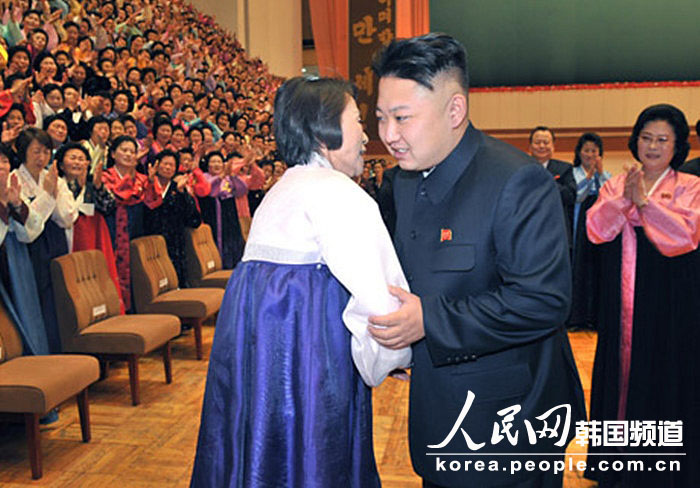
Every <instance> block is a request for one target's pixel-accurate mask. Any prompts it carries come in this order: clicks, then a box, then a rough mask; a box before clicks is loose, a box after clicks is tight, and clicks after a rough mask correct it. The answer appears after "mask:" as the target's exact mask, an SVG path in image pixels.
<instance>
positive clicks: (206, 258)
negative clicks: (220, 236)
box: [185, 224, 222, 283]
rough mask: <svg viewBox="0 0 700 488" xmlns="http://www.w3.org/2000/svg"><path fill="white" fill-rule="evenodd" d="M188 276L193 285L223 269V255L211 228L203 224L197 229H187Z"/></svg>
mask: <svg viewBox="0 0 700 488" xmlns="http://www.w3.org/2000/svg"><path fill="white" fill-rule="evenodd" d="M186 235H187V237H186V239H185V242H186V248H187V276H189V277H190V278H191V280H192V282H193V283H196V282H197V281H199V280H201V279H202V278H204V277H205V276H206V275H208V274H209V273H213V272H214V271H219V270H220V269H221V268H222V264H221V255H220V254H219V250H218V249H217V248H216V243H215V242H214V237H213V235H212V233H211V227H209V226H208V225H207V224H202V225H200V226H199V227H197V228H196V229H187V234H186Z"/></svg>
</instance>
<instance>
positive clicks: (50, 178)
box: [44, 163, 58, 198]
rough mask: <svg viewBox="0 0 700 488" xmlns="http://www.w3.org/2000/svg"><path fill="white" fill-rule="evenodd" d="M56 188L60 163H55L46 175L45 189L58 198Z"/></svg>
mask: <svg viewBox="0 0 700 488" xmlns="http://www.w3.org/2000/svg"><path fill="white" fill-rule="evenodd" d="M56 190H58V164H56V163H54V164H52V165H51V167H50V168H49V172H48V173H47V174H46V176H45V177H44V191H45V192H46V193H48V194H49V195H51V196H52V197H54V198H56Z"/></svg>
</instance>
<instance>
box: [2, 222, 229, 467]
mask: <svg viewBox="0 0 700 488" xmlns="http://www.w3.org/2000/svg"><path fill="white" fill-rule="evenodd" d="M188 268H189V270H190V276H192V277H193V284H195V285H196V286H198V288H185V289H180V288H179V283H178V278H177V274H176V273H175V268H174V267H173V264H172V262H171V261H170V258H169V257H168V252H167V248H166V244H165V240H164V239H163V237H162V236H147V237H142V238H139V239H134V240H133V241H132V242H131V274H132V287H133V290H134V304H135V311H136V314H131V315H119V298H118V295H117V290H116V287H115V285H114V282H113V281H112V279H111V277H110V275H109V272H108V269H107V263H106V261H105V258H104V255H103V254H102V252H101V251H98V250H92V251H81V252H75V253H71V254H66V255H64V256H61V257H59V258H56V259H55V260H54V261H53V262H52V263H51V275H52V280H53V286H54V294H55V299H56V307H57V308H58V313H57V315H58V319H59V326H60V335H61V343H62V347H63V352H64V354H59V355H50V356H22V355H21V354H22V341H21V338H20V336H19V334H18V333H17V330H16V328H15V326H14V324H13V323H12V321H11V319H10V318H9V316H8V314H7V312H6V310H5V309H4V308H3V307H1V305H0V412H1V413H0V420H3V419H4V420H10V421H18V420H19V421H21V420H24V423H25V426H26V431H27V439H28V446H29V459H30V465H31V471H32V477H33V478H34V479H38V478H40V477H41V476H42V464H41V443H40V437H39V418H40V417H41V416H43V415H45V414H46V413H47V412H49V411H51V410H52V409H53V408H55V407H56V406H58V405H60V404H61V403H63V402H65V401H66V400H69V399H70V398H72V397H77V400H78V407H79V414H80V425H81V429H82V438H83V441H84V442H88V441H89V440H90V417H89V409H88V400H87V388H88V386H89V385H90V384H92V383H94V382H95V381H97V380H98V378H99V377H100V367H99V366H100V365H102V367H103V369H102V375H101V376H102V377H103V378H104V377H106V372H107V364H108V362H109V361H116V360H120V361H126V362H127V364H128V368H129V384H130V389H131V402H132V404H133V405H138V404H139V403H140V394H139V368H138V360H139V357H141V356H143V355H145V354H149V353H151V352H152V351H155V350H157V349H162V354H163V366H164V370H165V381H166V383H171V382H172V366H171V353H170V341H171V340H172V339H173V338H175V337H177V336H178V335H179V334H180V332H181V323H182V324H189V325H191V326H192V328H193V329H194V336H195V355H196V357H197V359H202V357H203V354H202V323H203V322H204V321H205V320H206V319H207V318H209V317H211V316H213V315H214V314H216V313H217V312H218V310H219V307H220V305H221V301H222V299H223V294H224V288H225V286H226V283H227V282H228V278H229V277H230V275H231V271H230V270H222V269H221V257H220V256H219V254H218V251H217V249H216V246H215V245H214V241H213V238H212V234H211V229H210V228H209V226H207V225H206V224H203V225H202V226H200V227H199V228H198V229H193V230H192V231H191V232H190V233H189V236H188ZM98 360H99V362H98Z"/></svg>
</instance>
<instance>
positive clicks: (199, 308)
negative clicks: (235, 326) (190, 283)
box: [146, 288, 224, 319]
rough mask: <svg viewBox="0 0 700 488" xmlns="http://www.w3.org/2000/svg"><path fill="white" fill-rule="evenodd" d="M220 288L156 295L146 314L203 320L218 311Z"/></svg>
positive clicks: (194, 289)
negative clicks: (163, 314)
mask: <svg viewBox="0 0 700 488" xmlns="http://www.w3.org/2000/svg"><path fill="white" fill-rule="evenodd" d="M223 299H224V290H223V289H222V288H183V289H180V290H172V291H168V292H165V293H163V294H162V295H158V296H157V297H156V299H155V300H153V301H152V302H151V303H150V304H148V306H147V307H146V311H147V312H148V313H171V314H173V315H177V316H178V317H180V318H187V319H190V318H191V319H204V318H206V317H209V316H210V315H212V314H214V313H216V312H218V311H219V307H221V301H222V300H223Z"/></svg>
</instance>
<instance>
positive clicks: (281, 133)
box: [274, 76, 355, 166]
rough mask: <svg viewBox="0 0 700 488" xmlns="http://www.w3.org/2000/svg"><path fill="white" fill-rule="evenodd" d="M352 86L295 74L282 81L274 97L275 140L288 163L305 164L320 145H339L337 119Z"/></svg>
mask: <svg viewBox="0 0 700 488" xmlns="http://www.w3.org/2000/svg"><path fill="white" fill-rule="evenodd" d="M354 96H355V91H354V89H353V86H352V85H351V84H350V83H348V82H347V81H344V80H338V79H333V78H306V77H302V76H298V77H296V78H291V79H289V80H287V81H286V82H284V84H283V85H282V86H281V87H280V88H279V89H278V90H277V96H276V97H275V109H274V110H275V124H274V130H275V139H276V140H277V148H278V150H279V152H280V153H281V154H282V158H283V159H284V161H285V162H286V163H287V165H288V166H293V165H295V164H306V163H308V162H309V159H310V158H311V155H312V153H314V152H318V151H319V149H320V148H321V146H325V147H326V148H327V149H329V150H334V149H338V148H339V147H340V146H342V145H343V130H342V127H341V125H340V119H341V116H342V114H343V111H344V110H345V106H346V105H347V102H348V98H350V97H353V98H354Z"/></svg>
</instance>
